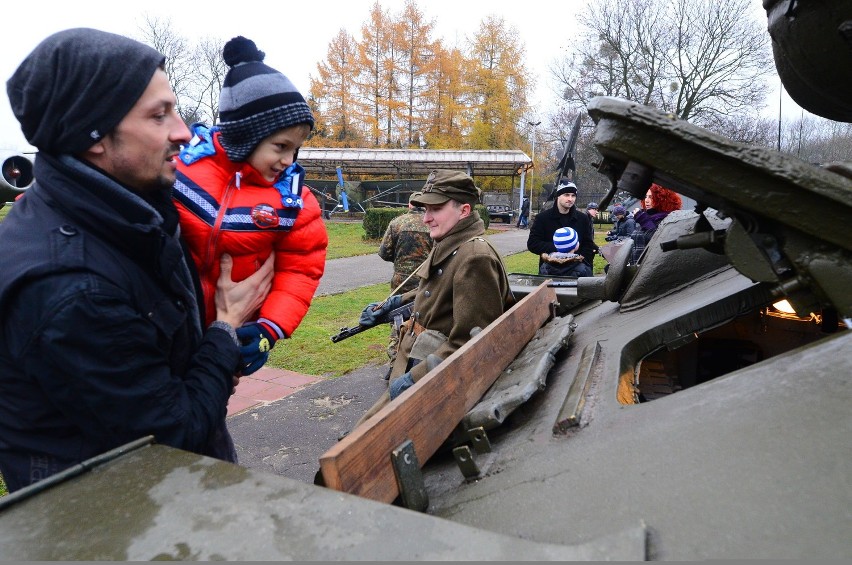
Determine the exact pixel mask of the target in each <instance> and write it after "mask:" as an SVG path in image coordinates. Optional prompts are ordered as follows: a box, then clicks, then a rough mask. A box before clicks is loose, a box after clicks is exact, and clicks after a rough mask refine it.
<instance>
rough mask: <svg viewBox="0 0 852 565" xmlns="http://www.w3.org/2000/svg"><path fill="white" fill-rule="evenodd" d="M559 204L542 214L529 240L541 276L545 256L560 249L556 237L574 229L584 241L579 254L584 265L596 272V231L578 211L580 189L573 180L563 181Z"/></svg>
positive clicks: (539, 214) (558, 191)
mask: <svg viewBox="0 0 852 565" xmlns="http://www.w3.org/2000/svg"><path fill="white" fill-rule="evenodd" d="M554 198H555V199H556V203H555V205H554V206H552V207H551V208H547V209H546V210H543V211H541V212H539V213H538V215H537V216H536V218H535V222H533V224H532V227H530V234H529V237H528V238H527V249H529V251H530V252H531V253H535V254H536V255H538V256H539V273H541V268H542V264H543V263H544V262H545V261H544V257H543V256H544V254H545V253H548V254H549V253H555V252H556V251H557V249H556V246H555V245H554V243H553V234H554V233H555V232H556V230H558V229H559V228H571V229H573V230H574V231H575V232H577V237H578V238H579V240H580V247H579V249H578V251H577V252H578V254H579V255H581V256H582V257H583V262H584V263H585V264H586V265H587V266H588V267H589V271H591V270H592V261H593V259H594V255H595V249H596V248H597V245H595V241H594V228H593V227H592V220H591V218H590V217H589V215H588V214H586V213H585V212H583V211H580V210H578V209H577V207H576V205H575V204H576V202H577V185H575V184H574V183H573V182H571V181H569V180H562V181H560V182H559V184H558V185H557V186H556V190H555V191H554Z"/></svg>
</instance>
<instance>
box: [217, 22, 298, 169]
mask: <svg viewBox="0 0 852 565" xmlns="http://www.w3.org/2000/svg"><path fill="white" fill-rule="evenodd" d="M222 57H223V58H224V59H225V64H227V65H228V67H230V70H229V71H228V74H227V75H226V76H225V84H224V86H223V87H222V92H221V94H220V95H219V120H220V121H219V129H220V131H221V132H222V136H221V137H220V141H221V143H222V147H224V148H225V152H226V153H227V154H228V158H229V159H231V161H236V162H240V161H245V160H246V159H247V158H248V156H249V155H251V152H252V151H254V148H255V147H257V145H258V144H259V143H260V142H261V141H263V140H264V139H266V138H267V137H269V136H270V135H272V134H273V133H275V132H276V131H278V130H281V129H284V128H286V127H290V126H294V125H297V124H308V125H309V126H310V127H311V129H313V127H314V116H313V114H311V109H310V107H308V105H307V103H306V102H305V99H304V98H303V97H302V95H301V94H300V93H299V91H298V90H296V87H295V86H293V83H292V82H290V79H288V78H287V77H286V76H284V75H283V74H281V73H279V72H278V71H276V70H275V69H273V68H272V67H269V66H267V65H265V64H263V59H264V57H266V54H265V53H264V52H263V51H260V50H258V48H257V46H256V45H255V44H254V41H252V40H251V39H246V38H245V37H243V36H237V37H235V38H233V39H231V40H230V41H229V42H228V43H226V44H225V48H224V49H223V50H222Z"/></svg>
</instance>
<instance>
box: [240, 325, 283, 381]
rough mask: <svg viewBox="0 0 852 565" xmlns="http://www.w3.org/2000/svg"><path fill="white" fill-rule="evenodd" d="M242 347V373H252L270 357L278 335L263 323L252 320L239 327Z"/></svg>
mask: <svg viewBox="0 0 852 565" xmlns="http://www.w3.org/2000/svg"><path fill="white" fill-rule="evenodd" d="M237 337H238V338H239V340H240V343H241V344H242V346H241V347H240V356H241V357H242V361H241V362H240V364H241V365H242V367H243V369H242V371H241V372H240V373H241V374H242V375H250V374H252V373H254V372H255V371H257V370H258V369H260V368H261V367H263V365H264V363H266V360H267V359H269V352H270V350H271V349H272V347H273V346H274V345H275V342H276V341H277V339H276V337H275V336H274V335H273V334H272V332H271V331H269V330H268V329H267V328H266V327H264V325H263V324H259V323H257V322H252V323H250V324H245V325H244V326H242V327H239V328H237Z"/></svg>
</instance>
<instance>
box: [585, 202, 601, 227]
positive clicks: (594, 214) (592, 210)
mask: <svg viewBox="0 0 852 565" xmlns="http://www.w3.org/2000/svg"><path fill="white" fill-rule="evenodd" d="M586 214H588V215H589V219H590V220H592V223H593V224H594V223H595V220H597V219H598V203H597V202H589V203H588V204H587V205H586Z"/></svg>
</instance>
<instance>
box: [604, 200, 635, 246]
mask: <svg viewBox="0 0 852 565" xmlns="http://www.w3.org/2000/svg"><path fill="white" fill-rule="evenodd" d="M612 217H613V218H615V221H614V222H613V223H612V229H611V230H609V231H608V232H607V234H606V238H605V239H606V240H607V241H615V240H617V239H621V238H625V237H630V235H631V234H632V233H633V230H634V229H636V222H635V221H634V220H633V215H632V214H628V213H627V208H625V207H624V206H622V205H621V204H618V205H617V206H615V207H613V209H612Z"/></svg>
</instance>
